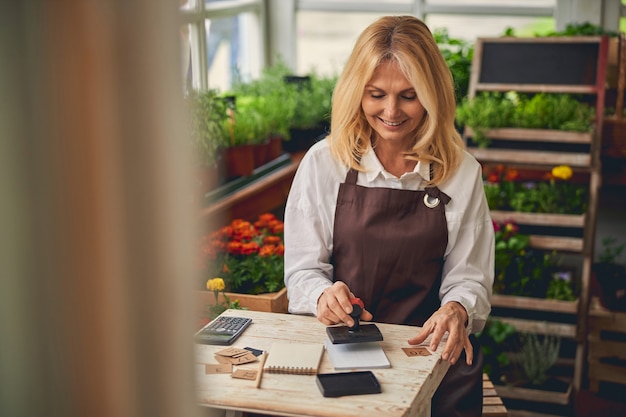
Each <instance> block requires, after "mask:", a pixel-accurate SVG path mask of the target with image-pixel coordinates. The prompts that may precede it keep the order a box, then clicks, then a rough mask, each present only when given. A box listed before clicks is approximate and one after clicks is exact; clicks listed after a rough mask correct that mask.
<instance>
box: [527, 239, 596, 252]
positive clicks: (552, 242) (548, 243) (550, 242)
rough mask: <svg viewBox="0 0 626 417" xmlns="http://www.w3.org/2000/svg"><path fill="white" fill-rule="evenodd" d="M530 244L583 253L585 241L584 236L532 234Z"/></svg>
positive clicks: (539, 247) (535, 246)
mask: <svg viewBox="0 0 626 417" xmlns="http://www.w3.org/2000/svg"><path fill="white" fill-rule="evenodd" d="M529 244H530V246H532V247H533V248H536V249H546V250H552V249H554V250H560V251H568V252H575V253H582V251H583V248H584V241H583V239H582V238H576V237H558V236H538V235H531V236H530V241H529Z"/></svg>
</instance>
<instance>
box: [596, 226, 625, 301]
mask: <svg viewBox="0 0 626 417" xmlns="http://www.w3.org/2000/svg"><path fill="white" fill-rule="evenodd" d="M623 250H624V244H617V239H615V238H614V237H612V236H609V237H606V238H604V239H602V252H600V254H599V256H598V262H595V263H594V264H593V272H594V275H595V277H596V281H597V282H598V284H599V285H600V289H601V296H600V301H601V303H602V305H603V306H604V307H606V308H608V309H609V310H617V311H626V266H625V265H624V264H620V263H618V258H619V257H620V255H621V253H622V251H623Z"/></svg>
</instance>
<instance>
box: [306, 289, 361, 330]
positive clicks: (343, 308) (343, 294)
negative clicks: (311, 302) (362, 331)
mask: <svg viewBox="0 0 626 417" xmlns="http://www.w3.org/2000/svg"><path fill="white" fill-rule="evenodd" d="M350 298H354V294H352V292H351V291H350V289H349V288H348V286H347V285H346V283H345V282H341V281H336V282H335V283H334V284H333V285H332V286H330V287H328V288H326V289H325V290H324V291H323V292H322V295H320V298H318V299H317V319H318V320H319V321H321V322H322V323H324V324H326V325H328V326H329V325H333V324H339V323H344V324H346V325H347V326H349V327H352V326H354V319H353V318H352V317H350V313H351V312H352V304H351V303H350ZM360 318H361V320H364V321H370V320H372V318H373V316H372V313H370V312H369V311H367V310H366V309H363V312H362V313H361V317H360Z"/></svg>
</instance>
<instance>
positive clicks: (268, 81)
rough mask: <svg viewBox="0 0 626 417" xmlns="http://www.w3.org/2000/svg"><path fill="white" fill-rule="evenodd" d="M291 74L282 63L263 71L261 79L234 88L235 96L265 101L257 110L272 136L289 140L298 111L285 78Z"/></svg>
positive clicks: (236, 85) (239, 84)
mask: <svg viewBox="0 0 626 417" xmlns="http://www.w3.org/2000/svg"><path fill="white" fill-rule="evenodd" d="M289 73H290V70H289V68H287V66H286V65H285V64H284V63H283V62H282V61H280V62H278V63H277V64H276V65H273V66H269V67H266V68H264V69H263V72H262V74H261V77H259V78H258V79H256V80H253V81H250V82H248V83H238V84H235V85H234V86H233V88H232V93H233V94H234V95H235V96H253V97H260V98H262V99H263V105H262V106H260V108H258V109H256V110H257V111H258V112H259V114H260V115H261V117H262V118H263V120H264V121H265V123H267V126H268V129H269V131H270V133H271V134H277V135H281V136H282V137H283V138H285V139H289V127H290V126H291V124H292V123H293V118H294V113H295V110H296V101H295V96H294V95H293V94H292V92H291V90H290V88H289V86H288V85H287V84H286V83H285V81H284V78H285V76H287V75H288V74H289Z"/></svg>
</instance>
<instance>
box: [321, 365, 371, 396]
mask: <svg viewBox="0 0 626 417" xmlns="http://www.w3.org/2000/svg"><path fill="white" fill-rule="evenodd" d="M316 382H317V386H318V387H319V389H320V391H321V392H322V395H323V396H324V397H342V396H344V395H362V394H380V393H381V392H382V391H381V389H380V383H379V382H378V379H376V375H374V373H373V372H372V371H356V372H337V373H331V374H318V375H317V379H316Z"/></svg>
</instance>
